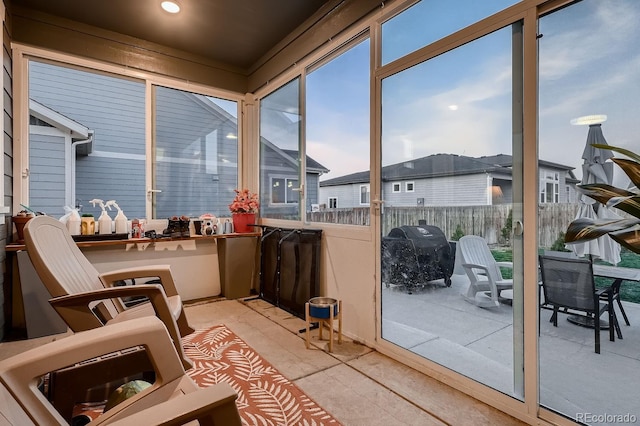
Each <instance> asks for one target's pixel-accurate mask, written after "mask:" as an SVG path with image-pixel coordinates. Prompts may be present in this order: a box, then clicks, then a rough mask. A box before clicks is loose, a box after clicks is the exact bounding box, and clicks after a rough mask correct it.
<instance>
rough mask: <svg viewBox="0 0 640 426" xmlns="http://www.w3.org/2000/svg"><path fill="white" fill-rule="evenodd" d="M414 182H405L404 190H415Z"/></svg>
mask: <svg viewBox="0 0 640 426" xmlns="http://www.w3.org/2000/svg"><path fill="white" fill-rule="evenodd" d="M413 188H414V184H413V182H405V184H404V191H405V192H413Z"/></svg>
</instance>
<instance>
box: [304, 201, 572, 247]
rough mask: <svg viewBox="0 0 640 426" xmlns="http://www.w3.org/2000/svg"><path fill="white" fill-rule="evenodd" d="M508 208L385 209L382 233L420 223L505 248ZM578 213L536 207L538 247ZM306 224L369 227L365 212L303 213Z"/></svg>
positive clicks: (567, 207) (545, 244)
mask: <svg viewBox="0 0 640 426" xmlns="http://www.w3.org/2000/svg"><path fill="white" fill-rule="evenodd" d="M511 209H512V207H511V206H510V205H494V206H444V207H385V208H384V215H383V220H384V222H383V225H382V226H383V228H382V229H383V233H384V234H385V235H386V234H387V233H388V232H389V231H390V230H391V229H392V228H396V227H399V226H402V225H417V224H418V221H419V220H421V219H423V220H425V221H426V223H427V225H434V226H437V227H438V228H440V229H441V230H442V232H444V234H445V235H446V236H447V238H449V239H451V238H452V237H453V235H454V234H456V230H457V229H458V228H459V229H460V231H461V233H462V234H463V235H480V236H481V237H483V238H485V239H486V240H487V242H488V243H489V244H490V245H499V244H507V243H508V241H506V240H505V238H504V235H503V233H506V234H507V235H510V230H511V229H512V226H507V224H508V220H509V212H510V211H511ZM577 211H578V205H577V204H552V203H545V204H540V205H539V207H538V220H539V227H538V228H539V229H538V238H539V241H538V244H539V245H540V247H551V245H553V243H554V242H555V241H556V240H557V239H558V237H559V236H560V233H564V232H565V230H566V229H567V226H568V225H569V223H570V222H571V221H572V220H573V219H574V218H575V216H576V213H577ZM307 218H308V220H309V221H310V222H320V223H341V224H347V225H369V208H368V207H365V208H363V207H358V208H353V209H331V210H323V211H319V212H310V213H307Z"/></svg>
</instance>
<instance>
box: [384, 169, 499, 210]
mask: <svg viewBox="0 0 640 426" xmlns="http://www.w3.org/2000/svg"><path fill="white" fill-rule="evenodd" d="M396 182H397V181H396ZM400 182H401V192H399V193H397V192H396V193H394V192H393V190H392V189H393V183H395V182H385V183H384V185H383V190H384V201H385V205H387V206H394V207H411V206H417V205H418V198H424V205H425V206H473V205H485V204H487V177H486V174H474V175H458V176H443V177H434V178H428V179H412V180H406V181H400ZM406 182H413V183H414V192H406V190H405V188H406V186H405V183H406Z"/></svg>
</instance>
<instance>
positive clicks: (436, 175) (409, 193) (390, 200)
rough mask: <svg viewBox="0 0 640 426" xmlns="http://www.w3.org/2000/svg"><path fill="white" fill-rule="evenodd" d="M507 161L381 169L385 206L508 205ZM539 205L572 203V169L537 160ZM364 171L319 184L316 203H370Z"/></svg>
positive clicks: (430, 161)
mask: <svg viewBox="0 0 640 426" xmlns="http://www.w3.org/2000/svg"><path fill="white" fill-rule="evenodd" d="M511 166H512V157H511V156H510V155H506V154H498V155H494V156H487V157H467V156H463V155H455V154H435V155H430V156H427V157H422V158H417V159H414V160H408V161H405V162H402V163H397V164H392V165H389V166H385V167H383V168H382V193H383V199H384V202H385V205H386V206H394V207H411V206H442V205H446V206H468V205H493V204H506V203H511V202H512V199H513V188H512V170H511ZM539 172H540V181H541V185H540V191H539V192H540V202H550V203H567V202H575V201H576V195H575V190H576V189H575V186H576V184H577V183H579V180H578V179H576V178H575V175H574V174H573V168H572V167H569V166H564V165H562V164H556V163H551V162H548V161H544V160H540V161H539ZM369 193H370V186H369V171H365V172H357V173H353V174H349V175H345V176H341V177H337V178H333V179H328V180H325V181H322V182H320V200H322V203H326V208H351V207H362V206H366V205H369V202H370V195H369Z"/></svg>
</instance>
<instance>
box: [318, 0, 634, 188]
mask: <svg viewBox="0 0 640 426" xmlns="http://www.w3.org/2000/svg"><path fill="white" fill-rule="evenodd" d="M447 3H449V2H434V1H431V2H427V1H422V2H420V3H418V4H417V5H416V6H414V7H413V8H411V9H410V10H409V11H407V12H405V13H403V14H402V15H400V16H399V17H397V18H395V19H394V20H393V21H389V23H387V24H385V27H383V36H384V37H388V39H387V38H385V40H384V43H385V46H387V47H385V54H384V56H385V58H387V60H388V59H389V58H391V59H394V58H395V57H398V56H400V55H403V54H405V53H407V52H408V51H410V50H413V49H415V48H417V47H420V46H421V45H423V44H424V43H427V42H430V41H433V39H434V38H435V37H439V36H441V35H443V34H447V33H448V32H451V31H454V30H457V29H458V27H461V25H458V26H456V25H454V24H456V23H457V22H458V21H457V19H462V20H463V22H464V23H465V24H466V23H468V22H471V21H473V20H475V19H476V18H477V17H480V16H486V14H487V13H488V12H493V11H496V10H500V9H502V8H503V7H506V6H508V5H510V4H512V3H513V1H494V2H477V1H471V0H469V1H465V2H463V3H465V4H473V5H474V6H482V7H486V8H487V9H485V10H477V9H473V8H470V9H465V7H464V5H461V4H458V3H459V2H456V10H457V11H458V10H471V11H472V12H471V13H468V14H467V16H457V15H455V14H454V15H451V14H449V15H447V16H451V19H450V20H443V19H442V18H441V17H442V16H443V15H442V14H435V15H427V14H425V11H426V10H427V7H428V8H429V9H430V10H431V11H433V10H434V9H433V8H439V7H442V8H447V7H450V3H449V5H448V6H447ZM409 12H410V13H409ZM445 15H446V14H445ZM430 16H435V17H440V18H439V19H435V20H434V19H431V18H430ZM637 22H640V2H638V1H637V0H585V1H582V2H579V3H578V4H576V5H573V6H571V7H568V8H565V9H563V10H560V11H558V12H556V13H554V14H551V15H548V16H546V17H543V18H542V19H541V21H540V32H541V33H542V34H543V37H542V38H541V39H540V42H539V52H540V64H539V75H540V81H539V92H540V95H539V96H540V99H539V112H540V121H539V127H540V135H539V144H540V145H539V149H540V158H542V159H545V160H548V161H554V162H558V163H561V164H567V165H570V166H573V167H576V168H577V169H576V171H575V172H576V174H577V175H578V177H580V176H581V171H580V170H579V167H580V165H581V163H582V160H581V158H580V156H581V154H582V149H583V148H584V143H585V140H586V135H587V131H588V128H587V127H586V126H573V125H571V124H570V120H571V119H573V118H576V117H578V116H581V115H590V114H606V115H607V116H608V120H607V121H606V122H605V123H604V124H603V125H602V129H603V132H604V135H605V137H606V138H607V141H608V142H609V143H610V144H612V145H621V146H626V147H628V148H631V149H634V146H635V148H636V149H638V148H640V144H639V143H638V138H637V136H636V135H638V134H639V133H640V132H639V131H640V128H639V126H640V124H639V122H640V120H638V119H637V118H636V116H637V115H638V114H637V111H638V108H637V107H636V105H637V104H638V99H640V79H639V78H638V77H640V75H639V74H640V56H639V55H638V53H639V52H640V50H639V49H638V48H637V45H638V41H640V30H639V29H638V26H637V25H636V23H637ZM510 32H511V29H510V28H505V29H503V30H500V31H497V32H495V33H493V34H490V35H488V36H485V37H483V38H482V39H480V40H476V41H474V42H472V43H469V44H467V45H465V46H462V47H460V48H458V49H456V50H454V51H451V52H449V53H446V54H444V55H441V56H439V57H437V58H434V59H432V60H431V61H428V62H427V63H424V64H420V65H417V66H415V67H413V68H412V69H409V70H407V71H405V72H403V73H401V74H398V75H396V76H392V77H389V78H388V79H386V80H385V81H384V82H383V123H382V126H383V164H392V163H396V162H399V161H403V160H405V159H408V158H415V157H421V156H424V155H430V154H435V153H439V152H449V153H455V154H464V155H471V156H476V155H494V154H498V153H506V154H511V152H512V150H511V46H510V43H511V36H510ZM406 40H413V41H414V43H413V44H411V43H406ZM394 43H395V45H396V46H398V49H397V50H394V49H392V48H391V47H390V46H394ZM361 47H362V48H359V50H358V51H357V52H354V53H351V52H349V53H348V54H347V55H344V56H345V58H344V60H343V62H342V63H341V64H340V65H339V66H338V65H335V66H334V65H331V69H329V67H327V70H323V69H320V70H317V71H315V73H318V78H316V81H313V80H312V79H313V77H314V75H313V74H311V75H310V77H309V81H308V83H307V95H308V97H307V99H308V100H307V102H308V105H307V114H308V123H307V148H308V151H307V152H308V154H309V155H311V156H312V157H313V158H314V159H316V160H317V161H319V162H320V163H322V164H323V165H325V166H327V167H328V168H329V169H331V170H332V173H330V174H329V175H328V176H326V178H331V177H337V176H341V175H344V174H347V173H352V172H356V171H361V170H367V169H368V168H369V162H368V152H369V149H368V137H369V133H368V118H369V108H368V90H369V83H368V56H367V55H368V43H367V46H366V48H365V47H364V46H361ZM362 64H367V67H364V68H363V67H362ZM320 72H324V75H323V76H320V74H319V73H320ZM328 82H331V84H328ZM363 100H364V101H363ZM356 101H357V102H356ZM454 106H455V107H454ZM365 154H366V155H365Z"/></svg>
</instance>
